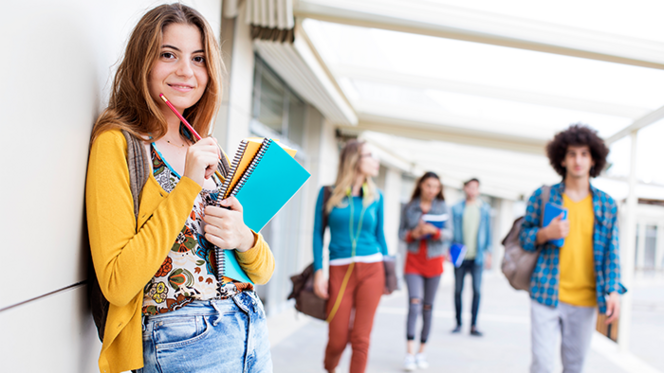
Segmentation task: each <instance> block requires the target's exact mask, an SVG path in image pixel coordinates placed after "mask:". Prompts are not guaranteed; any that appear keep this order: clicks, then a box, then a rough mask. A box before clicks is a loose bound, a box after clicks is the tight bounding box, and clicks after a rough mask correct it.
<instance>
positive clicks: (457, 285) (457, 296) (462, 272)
mask: <svg viewBox="0 0 664 373" xmlns="http://www.w3.org/2000/svg"><path fill="white" fill-rule="evenodd" d="M467 272H470V275H471V276H472V277H473V306H472V309H471V311H472V314H473V317H472V319H471V323H470V325H471V326H475V325H477V311H478V310H479V308H480V286H481V285H482V265H481V264H476V263H475V259H470V260H464V261H463V263H461V266H459V268H454V306H455V307H454V308H455V310H456V322H457V325H459V326H460V325H461V293H462V292H463V280H464V278H465V277H466V273H467Z"/></svg>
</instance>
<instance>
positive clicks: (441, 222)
mask: <svg viewBox="0 0 664 373" xmlns="http://www.w3.org/2000/svg"><path fill="white" fill-rule="evenodd" d="M449 218H450V217H449V215H448V214H440V215H433V214H424V215H422V220H424V222H426V223H429V224H431V225H433V226H435V227H436V228H438V229H443V228H445V222H446V221H447V219H449ZM422 238H424V239H429V238H431V235H430V234H427V235H426V236H424V237H422Z"/></svg>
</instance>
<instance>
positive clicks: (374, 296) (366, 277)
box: [325, 262, 385, 373]
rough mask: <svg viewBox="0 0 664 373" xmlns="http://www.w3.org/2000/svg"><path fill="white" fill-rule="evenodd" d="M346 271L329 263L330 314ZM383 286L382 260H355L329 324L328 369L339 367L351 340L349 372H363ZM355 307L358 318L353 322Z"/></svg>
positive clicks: (326, 353) (343, 267) (326, 366)
mask: <svg viewBox="0 0 664 373" xmlns="http://www.w3.org/2000/svg"><path fill="white" fill-rule="evenodd" d="M347 270H348V265H343V266H330V283H329V287H328V289H329V290H328V292H329V294H330V298H329V300H328V302H327V313H328V315H329V314H330V311H332V307H333V306H334V303H335V301H336V300H337V294H339V290H340V288H341V283H342V282H343V279H344V276H345V275H346V271H347ZM384 289H385V268H384V267H383V262H376V263H355V268H353V272H352V273H351V276H350V278H349V280H348V284H347V285H346V291H345V292H344V295H343V298H342V300H341V304H340V305H339V309H338V310H337V313H336V315H335V316H334V318H333V319H332V322H330V324H329V335H328V338H329V339H328V342H327V348H326V349H325V369H326V370H328V371H330V370H333V369H334V368H336V367H337V365H338V364H339V359H340V358H341V354H342V353H343V351H344V349H345V348H346V345H347V344H348V342H350V344H351V347H352V349H353V355H352V357H351V360H350V373H362V372H364V370H365V368H366V366H367V359H368V357H369V341H370V339H371V328H372V327H373V321H374V315H375V314H376V309H377V308H378V303H379V302H380V297H381V295H383V290H384ZM353 310H354V311H355V317H354V319H353V320H352V321H351V314H352V313H353Z"/></svg>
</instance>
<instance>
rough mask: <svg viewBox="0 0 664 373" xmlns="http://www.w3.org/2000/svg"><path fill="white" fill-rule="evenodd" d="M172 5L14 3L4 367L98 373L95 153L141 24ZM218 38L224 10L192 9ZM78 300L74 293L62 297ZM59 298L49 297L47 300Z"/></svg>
mask: <svg viewBox="0 0 664 373" xmlns="http://www.w3.org/2000/svg"><path fill="white" fill-rule="evenodd" d="M161 3H162V2H161V1H137V0H132V1H130V0H116V1H106V2H99V1H83V0H63V1H58V2H54V1H46V0H34V1H10V2H4V3H3V10H2V13H3V20H2V22H0V35H2V44H3V54H2V56H3V57H2V59H0V64H1V65H0V67H1V68H0V81H2V83H3V87H4V89H2V90H0V92H1V93H0V112H2V113H3V116H4V117H3V120H2V133H3V136H2V138H3V140H4V141H3V145H2V146H0V162H1V163H0V169H2V171H3V173H4V175H5V177H4V178H3V183H2V187H1V188H2V193H0V211H1V215H0V216H1V217H2V224H1V227H2V228H0V229H1V231H0V232H1V233H2V237H4V240H3V245H0V256H1V257H2V258H3V259H2V260H1V261H0V272H1V273H2V274H3V276H5V278H6V279H7V282H6V284H7V286H3V288H2V290H0V292H1V293H0V331H1V333H0V334H1V335H2V336H3V337H4V338H2V340H1V341H0V362H1V363H0V364H1V365H2V370H3V371H12V372H38V371H48V372H94V371H96V370H97V368H96V360H97V358H98V355H99V350H100V344H99V341H98V339H97V335H96V330H95V328H94V325H93V323H92V319H91V317H90V316H89V311H88V310H87V305H86V297H85V292H86V288H85V286H84V285H83V284H81V282H83V281H85V280H86V277H87V267H86V260H87V257H88V249H87V237H86V234H85V228H84V227H85V223H84V185H85V174H86V164H87V157H88V142H89V137H90V131H91V129H92V124H93V123H94V120H95V118H96V117H97V115H98V114H99V112H100V111H101V109H102V108H103V107H104V106H105V103H106V102H107V99H108V95H109V89H110V81H111V74H112V72H113V71H114V64H115V63H116V62H117V61H118V60H119V58H120V57H121V54H122V50H123V48H124V43H125V41H126V40H127V38H128V35H129V32H130V31H131V29H132V28H133V27H134V25H135V23H136V22H137V20H138V19H139V18H140V17H141V16H142V15H143V14H144V13H145V11H146V10H147V9H150V8H152V7H154V6H156V5H158V4H161ZM183 3H185V4H190V5H193V6H194V7H195V8H197V9H198V10H199V11H201V12H202V13H203V14H204V15H205V16H206V18H207V19H208V21H209V22H210V23H211V24H212V25H213V27H215V28H216V29H219V27H220V23H221V1H220V0H215V1H213V0H207V1H204V0H198V1H183ZM66 288H69V289H68V290H63V289H66ZM49 293H53V294H52V295H49V296H46V294H49Z"/></svg>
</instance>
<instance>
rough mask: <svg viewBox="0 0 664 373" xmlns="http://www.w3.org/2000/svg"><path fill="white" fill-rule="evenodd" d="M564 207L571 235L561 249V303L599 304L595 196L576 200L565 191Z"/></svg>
mask: <svg viewBox="0 0 664 373" xmlns="http://www.w3.org/2000/svg"><path fill="white" fill-rule="evenodd" d="M563 206H564V207H565V208H567V218H568V219H569V235H568V236H567V238H565V244H564V245H563V247H561V248H560V267H559V268H560V282H559V284H560V286H559V288H558V297H559V299H560V301H561V302H565V303H567V304H571V305H574V306H586V307H592V306H596V305H597V295H596V290H595V266H594V263H593V227H594V223H595V214H594V210H593V199H592V195H590V194H589V195H588V196H587V197H586V198H584V199H583V200H581V201H579V202H574V201H572V200H571V199H570V198H569V197H567V195H565V194H563Z"/></svg>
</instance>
